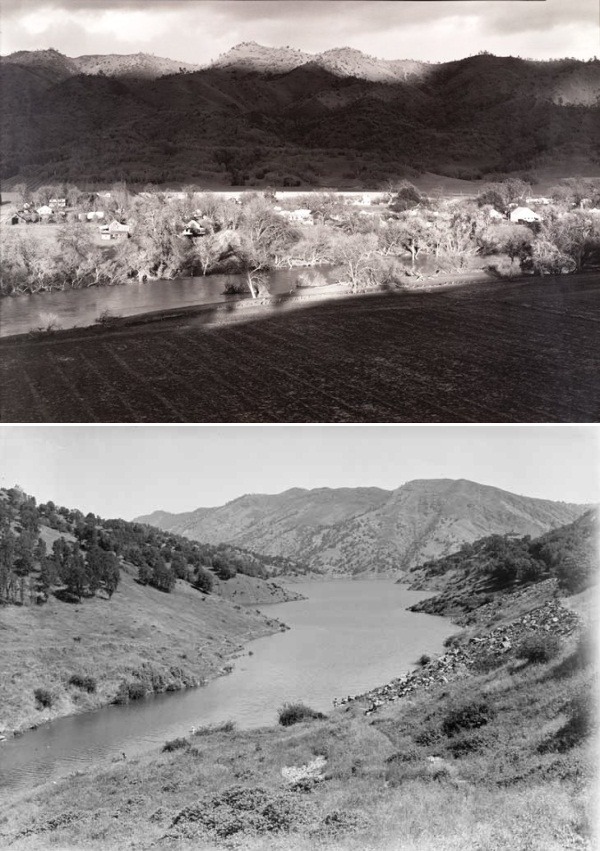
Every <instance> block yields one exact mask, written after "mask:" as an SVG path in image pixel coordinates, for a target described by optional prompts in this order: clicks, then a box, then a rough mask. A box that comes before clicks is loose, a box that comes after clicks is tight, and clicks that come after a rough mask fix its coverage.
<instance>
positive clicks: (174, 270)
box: [0, 178, 600, 297]
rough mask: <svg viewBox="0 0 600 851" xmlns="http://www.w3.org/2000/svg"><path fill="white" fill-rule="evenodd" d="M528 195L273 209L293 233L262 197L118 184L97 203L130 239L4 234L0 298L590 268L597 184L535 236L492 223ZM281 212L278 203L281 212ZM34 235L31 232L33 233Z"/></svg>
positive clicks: (509, 186) (81, 227)
mask: <svg viewBox="0 0 600 851" xmlns="http://www.w3.org/2000/svg"><path fill="white" fill-rule="evenodd" d="M531 192H532V188H531V186H530V184H528V183H527V182H526V181H523V180H520V179H513V178H511V179H507V180H504V181H499V182H496V183H490V184H486V185H484V186H482V188H481V191H480V192H479V194H478V195H477V197H475V198H471V199H465V200H461V201H449V200H444V199H435V198H430V197H426V196H424V195H423V194H422V193H421V192H420V191H419V190H418V189H417V188H416V187H415V186H414V185H412V184H410V183H409V182H407V181H401V182H400V183H399V184H396V185H393V184H392V185H391V186H390V187H389V188H388V189H387V190H386V191H385V192H383V191H382V200H386V198H387V199H389V203H382V204H381V205H380V206H379V207H375V208H374V211H373V212H374V214H365V212H364V211H359V210H357V209H356V208H355V207H351V206H348V205H346V204H345V203H344V202H343V200H342V199H340V197H339V196H336V195H333V194H328V193H314V194H307V195H306V196H303V197H301V198H299V199H297V200H295V201H293V202H292V201H288V202H283V206H288V208H289V207H291V206H293V205H294V204H295V205H306V207H307V209H309V210H310V213H311V218H312V221H313V222H314V224H313V226H311V227H306V226H302V225H298V224H295V223H293V222H291V221H290V220H289V218H286V217H285V216H282V215H281V211H280V210H277V209H275V199H274V196H273V194H272V193H268V192H267V193H264V194H262V195H259V194H256V193H248V194H246V195H245V196H243V198H242V200H241V203H237V202H235V201H232V200H226V199H223V198H219V197H217V196H211V195H204V196H200V195H199V194H198V193H196V192H195V190H194V187H191V186H190V187H186V197H185V198H184V199H179V200H169V198H168V197H167V196H166V195H165V193H163V192H160V191H158V190H156V189H155V190H153V191H150V190H149V191H148V193H146V194H143V195H141V194H140V195H134V194H132V193H130V192H129V191H128V189H127V186H126V185H124V184H119V185H118V186H117V187H116V188H115V191H114V192H113V193H111V198H110V199H105V201H106V203H107V204H108V205H109V206H110V209H111V211H112V214H114V215H115V216H116V217H118V218H120V219H122V220H126V221H127V222H128V223H130V224H131V238H130V239H125V240H123V241H120V242H119V243H118V244H116V245H113V246H111V247H110V248H106V247H102V246H100V245H98V244H97V243H96V241H95V238H94V234H95V231H94V226H93V225H89V224H83V223H81V222H67V223H65V224H64V225H62V226H61V227H60V228H59V231H58V235H57V238H56V242H55V243H50V244H48V242H47V241H45V240H40V239H39V236H37V235H36V226H33V227H27V226H18V227H14V228H9V229H7V233H6V234H5V239H4V240H3V245H2V248H1V252H2V253H1V258H0V273H1V285H0V293H1V294H3V295H8V294H19V293H25V292H29V293H33V292H40V291H43V290H51V289H66V288H80V287H88V286H100V285H113V284H121V283H126V282H127V281H130V280H148V279H155V278H167V279H169V278H176V277H189V276H197V275H207V274H213V273H217V272H218V273H236V274H239V275H241V276H242V278H241V279H242V280H243V281H244V283H243V284H242V285H241V286H243V288H244V289H246V290H247V291H248V292H249V293H250V294H251V295H252V296H253V297H255V296H258V295H263V294H266V293H268V280H267V278H266V276H265V273H266V272H268V271H269V270H273V269H278V268H286V267H287V268H292V267H296V266H317V265H332V266H335V267H337V274H338V278H339V280H340V281H342V282H344V283H346V284H347V285H348V286H349V287H350V288H351V289H357V288H364V287H389V286H396V285H401V284H402V282H403V281H405V280H406V278H407V276H408V277H410V276H411V275H414V274H415V269H416V266H417V261H418V260H419V258H421V257H427V258H428V259H429V261H430V265H431V266H432V268H435V269H436V270H437V271H440V272H457V271H461V270H464V269H468V268H473V267H478V268H487V269H489V270H490V271H491V272H493V273H494V274H496V275H497V276H499V277H513V276H516V275H520V274H533V275H545V274H563V273H569V272H575V271H581V270H582V269H584V268H586V267H588V266H590V265H593V264H594V263H595V262H597V261H598V259H599V255H600V215H598V213H596V212H594V211H593V210H592V211H590V210H589V209H588V208H587V207H585V206H584V202H585V203H586V204H587V205H588V206H591V207H595V208H597V207H599V206H600V181H598V180H592V179H589V180H575V179H573V180H570V181H569V180H566V181H563V183H561V184H560V185H558V186H557V187H555V189H554V190H552V193H551V196H552V198H551V200H552V203H549V204H545V205H544V206H543V209H542V220H541V222H540V223H539V224H533V225H524V224H515V223H511V222H509V221H503V222H502V223H498V222H495V221H493V220H492V218H491V213H492V211H495V213H499V214H501V215H507V214H508V212H509V211H510V209H511V208H513V207H514V206H516V205H518V204H525V203H526V198H527V197H528V196H529V195H530V193H531ZM280 206H281V203H280ZM194 217H201V218H202V225H203V227H204V229H205V231H206V233H205V235H204V236H199V237H196V238H193V239H192V238H187V237H184V236H183V235H182V233H183V229H184V225H185V223H186V222H187V221H189V220H190V219H192V218H194ZM39 227H42V226H39Z"/></svg>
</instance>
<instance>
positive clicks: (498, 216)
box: [488, 207, 504, 222]
mask: <svg viewBox="0 0 600 851" xmlns="http://www.w3.org/2000/svg"><path fill="white" fill-rule="evenodd" d="M488 216H489V217H490V219H493V220H494V221H495V222H499V221H501V220H502V219H503V218H504V216H503V215H502V213H499V212H498V210H494V208H493V207H492V209H491V210H490V211H489V212H488Z"/></svg>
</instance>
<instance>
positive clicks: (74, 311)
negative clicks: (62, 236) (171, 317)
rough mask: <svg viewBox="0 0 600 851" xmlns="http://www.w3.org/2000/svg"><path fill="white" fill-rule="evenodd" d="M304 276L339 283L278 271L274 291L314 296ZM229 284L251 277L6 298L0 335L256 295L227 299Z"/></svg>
mask: <svg viewBox="0 0 600 851" xmlns="http://www.w3.org/2000/svg"><path fill="white" fill-rule="evenodd" d="M303 273H304V274H305V275H307V277H309V278H312V276H313V275H314V274H316V273H319V274H320V275H322V276H323V277H324V278H325V280H326V281H327V282H330V281H332V280H334V278H335V274H336V273H337V269H336V268H334V267H319V268H308V269H301V268H297V269H277V270H276V271H273V272H269V273H268V287H269V291H270V292H271V293H272V294H273V295H280V294H282V293H289V292H298V293H299V294H305V293H307V292H311V290H310V289H299V290H297V289H296V282H297V281H298V277H299V276H300V275H301V274H303ZM228 284H236V285H240V284H241V285H242V286H245V278H244V276H242V275H207V276H205V277H197V278H174V279H173V280H164V279H161V280H156V281H146V282H145V283H141V282H139V281H130V282H128V283H127V284H122V285H118V286H114V287H88V288H86V289H82V290H62V291H61V290H56V291H53V292H42V293H35V294H34V295H19V296H10V297H5V298H2V299H0V337H11V336H13V335H15V334H27V333H29V331H32V330H36V329H37V328H38V327H40V326H45V325H47V324H48V317H49V316H51V317H52V318H53V319H55V321H56V323H57V327H60V328H63V329H67V328H85V327H87V326H89V325H94V324H95V323H96V322H97V321H98V319H99V317H100V316H102V314H104V313H108V314H110V315H111V316H114V317H122V316H140V315H142V314H144V313H153V312H155V311H161V310H172V309H173V308H180V307H193V306H195V305H201V304H219V303H223V302H228V301H229V302H230V301H232V300H235V299H239V298H249V297H250V296H249V294H245V295H244V294H242V295H233V296H231V295H225V287H226V286H227V285H228ZM319 289H320V290H321V291H323V290H322V288H319ZM312 291H314V290H312Z"/></svg>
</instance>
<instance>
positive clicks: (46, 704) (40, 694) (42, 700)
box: [33, 688, 54, 709]
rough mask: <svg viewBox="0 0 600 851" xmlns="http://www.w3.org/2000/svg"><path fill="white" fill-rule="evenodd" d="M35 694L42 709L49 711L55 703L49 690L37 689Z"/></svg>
mask: <svg viewBox="0 0 600 851" xmlns="http://www.w3.org/2000/svg"><path fill="white" fill-rule="evenodd" d="M33 694H34V697H35V699H36V701H37V702H38V704H39V706H40V707H41V708H42V709H49V708H50V707H51V706H52V704H53V703H54V697H53V696H52V693H51V692H50V691H48V689H47V688H36V690H35V691H34V693H33Z"/></svg>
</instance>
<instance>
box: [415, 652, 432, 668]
mask: <svg viewBox="0 0 600 851" xmlns="http://www.w3.org/2000/svg"><path fill="white" fill-rule="evenodd" d="M430 662H431V656H428V655H427V653H423V654H422V655H421V656H419V658H418V660H417V664H418V665H420V666H421V667H422V668H424V667H425V665H429V663H430Z"/></svg>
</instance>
